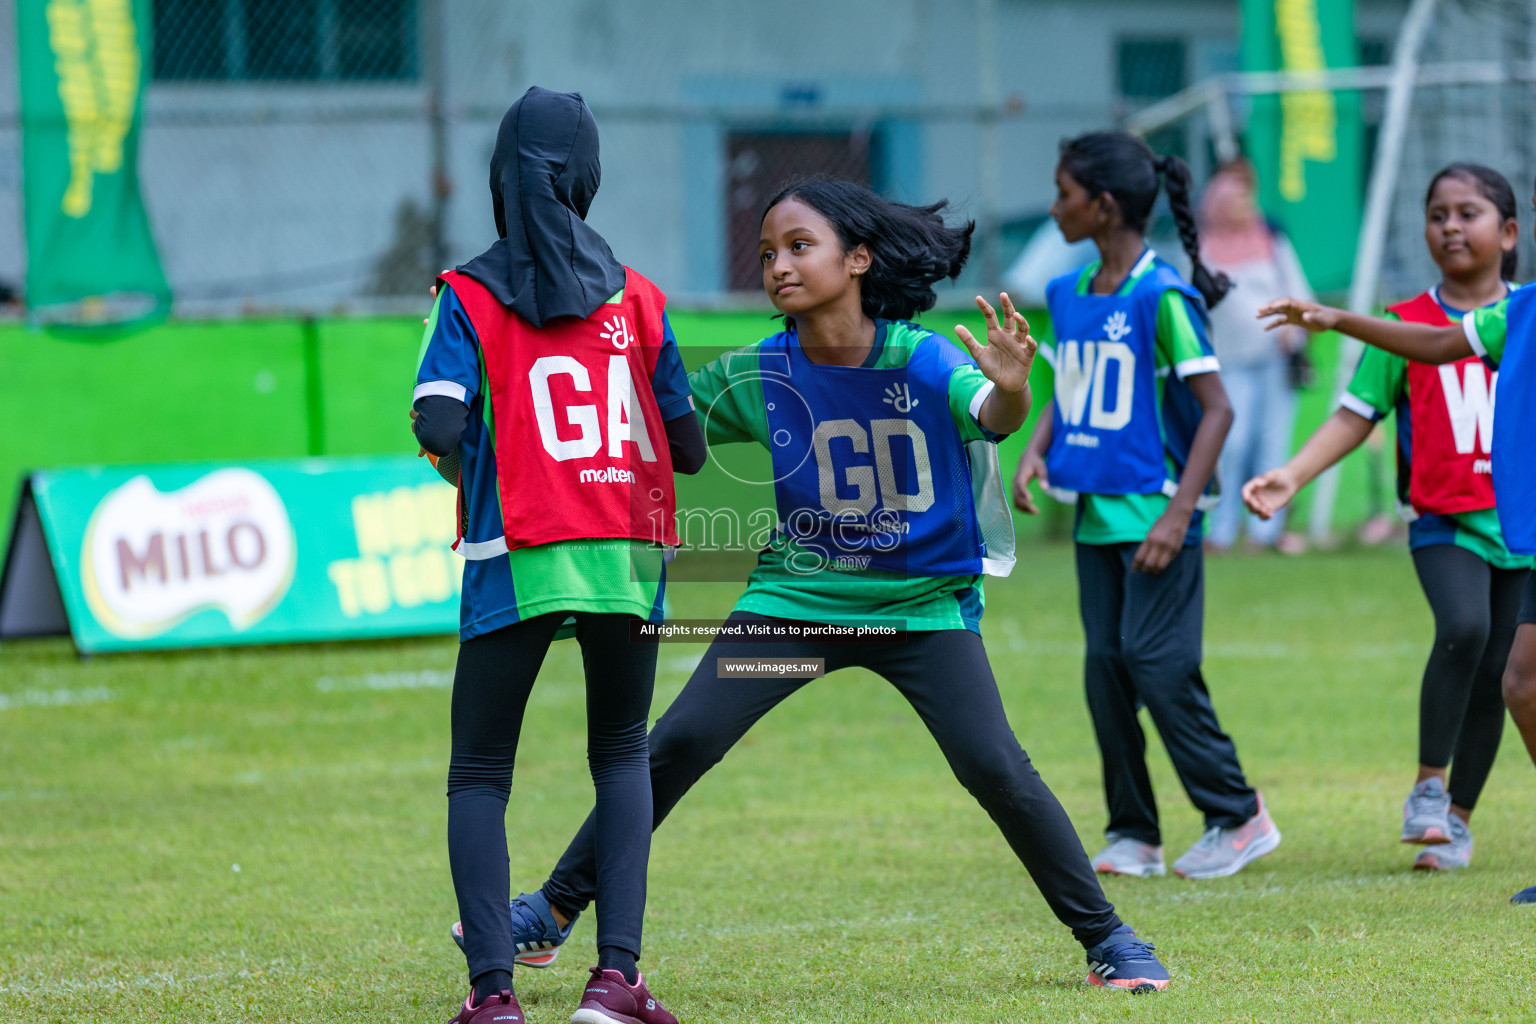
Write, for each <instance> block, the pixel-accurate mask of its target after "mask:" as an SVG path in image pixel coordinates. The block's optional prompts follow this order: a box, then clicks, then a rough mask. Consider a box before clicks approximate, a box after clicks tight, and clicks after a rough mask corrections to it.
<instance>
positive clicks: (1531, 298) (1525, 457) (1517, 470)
mask: <svg viewBox="0 0 1536 1024" xmlns="http://www.w3.org/2000/svg"><path fill="white" fill-rule="evenodd" d="M1504 331H1505V334H1504V358H1503V359H1501V360H1500V361H1499V366H1498V371H1499V393H1498V398H1497V402H1498V414H1497V415H1496V416H1494V418H1493V452H1492V455H1493V493H1494V496H1495V497H1496V498H1497V499H1498V508H1499V528H1500V529H1501V530H1502V531H1503V533H1504V543H1505V544H1506V545H1508V547H1509V550H1510V551H1512V552H1514V553H1515V554H1517V555H1536V336H1533V335H1536V288H1532V287H1531V286H1529V285H1527V286H1526V287H1524V288H1521V289H1518V290H1517V291H1516V292H1515V293H1514V294H1513V295H1511V296H1510V297H1509V308H1508V310H1507V311H1506V313H1505V327H1504Z"/></svg>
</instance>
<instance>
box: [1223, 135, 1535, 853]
mask: <svg viewBox="0 0 1536 1024" xmlns="http://www.w3.org/2000/svg"><path fill="white" fill-rule="evenodd" d="M1516 214H1517V209H1516V202H1515V192H1514V189H1513V188H1511V187H1510V184H1509V181H1508V180H1507V179H1505V177H1504V176H1503V175H1502V174H1499V173H1498V172H1497V171H1494V170H1492V169H1490V168H1487V167H1483V166H1480V165H1478V164H1452V165H1451V166H1449V167H1446V168H1445V169H1444V170H1442V171H1440V172H1439V173H1438V174H1436V175H1435V177H1434V178H1433V179H1432V180H1431V181H1430V183H1429V191H1428V192H1427V193H1426V195H1425V197H1424V241H1425V244H1426V245H1428V247H1429V255H1430V257H1431V258H1432V259H1433V260H1434V261H1435V264H1436V265H1437V266H1439V268H1440V283H1439V284H1437V285H1436V286H1435V287H1433V288H1431V289H1429V290H1428V291H1426V292H1424V293H1422V294H1420V295H1418V296H1417V297H1415V298H1413V299H1410V300H1408V301H1407V302H1402V303H1399V304H1397V305H1395V306H1391V307H1389V308H1388V310H1387V315H1388V317H1390V318H1391V319H1394V320H1406V321H1410V322H1413V323H1421V324H1433V325H1436V326H1441V327H1444V326H1447V325H1454V324H1455V323H1458V322H1460V321H1461V319H1462V317H1464V316H1465V315H1466V312H1467V311H1468V310H1472V309H1479V308H1482V307H1485V306H1489V305H1493V304H1494V303H1497V302H1500V301H1502V300H1503V299H1504V298H1505V297H1506V296H1508V294H1509V292H1510V288H1511V286H1510V285H1509V284H1508V283H1507V282H1509V281H1510V280H1512V279H1513V278H1514V276H1515V264H1516V259H1517V257H1516V254H1515V245H1516V243H1517V242H1518V241H1519V230H1520V229H1519V226H1518V224H1517V223H1516ZM1290 329H1292V330H1295V329H1296V328H1294V327H1292V328H1290ZM1496 379H1497V374H1493V375H1488V374H1487V373H1486V371H1485V368H1484V366H1483V364H1482V362H1481V361H1480V360H1479V359H1478V358H1477V357H1476V356H1475V355H1469V356H1467V357H1466V358H1463V359H1460V360H1458V361H1457V362H1455V363H1453V364H1450V365H1446V366H1430V365H1428V364H1426V363H1419V362H1413V361H1410V360H1408V359H1405V358H1403V357H1402V356H1399V355H1393V354H1392V353H1390V352H1386V351H1383V350H1381V349H1375V348H1371V349H1366V351H1365V354H1364V356H1363V357H1362V358H1361V360H1360V366H1359V368H1358V369H1356V371H1355V376H1354V380H1353V381H1351V382H1350V385H1349V389H1348V390H1347V391H1345V392H1344V394H1343V396H1342V397H1341V398H1340V402H1339V409H1338V410H1337V411H1336V412H1335V413H1334V414H1333V416H1332V417H1331V418H1330V419H1328V420H1327V421H1326V422H1324V423H1323V425H1322V426H1321V427H1319V428H1318V430H1317V432H1316V433H1314V434H1313V435H1312V437H1311V438H1310V439H1309V440H1308V441H1307V443H1306V444H1305V445H1303V446H1302V448H1301V450H1300V451H1299V452H1297V453H1296V455H1295V457H1294V458H1292V459H1291V460H1290V461H1289V462H1287V463H1285V465H1283V466H1281V467H1280V468H1278V469H1272V470H1270V471H1269V472H1266V473H1262V474H1260V475H1258V476H1256V477H1254V478H1253V479H1252V480H1250V481H1248V483H1247V484H1245V485H1244V487H1243V500H1244V501H1245V502H1247V504H1248V507H1249V508H1250V509H1252V510H1253V512H1254V513H1255V514H1256V515H1258V516H1260V517H1263V518H1270V517H1276V516H1278V515H1279V514H1280V513H1281V512H1282V511H1283V510H1284V508H1285V506H1286V505H1287V504H1289V502H1290V501H1291V499H1292V498H1294V497H1295V495H1296V492H1297V491H1299V490H1300V489H1301V488H1303V487H1305V486H1306V485H1307V484H1308V483H1310V482H1311V481H1312V479H1313V478H1314V477H1316V476H1317V475H1318V474H1319V473H1321V472H1322V471H1323V470H1325V469H1327V468H1328V467H1329V466H1332V465H1333V464H1334V463H1336V462H1338V461H1339V460H1340V459H1342V458H1343V457H1344V456H1345V455H1348V454H1349V453H1350V452H1351V451H1354V449H1355V448H1357V447H1358V446H1359V445H1360V444H1361V443H1362V442H1363V441H1364V440H1365V439H1366V437H1367V436H1368V435H1369V434H1370V433H1371V429H1372V427H1373V425H1374V424H1375V422H1376V421H1377V420H1380V419H1382V418H1384V417H1385V416H1386V415H1387V414H1388V413H1391V412H1396V413H1397V439H1398V443H1397V459H1398V500H1399V501H1400V502H1401V503H1402V505H1403V506H1404V508H1405V509H1406V510H1408V511H1409V513H1410V514H1411V515H1412V516H1413V519H1412V521H1411V522H1410V524H1409V527H1408V546H1409V548H1410V549H1411V550H1412V552H1413V564H1414V568H1415V569H1417V570H1418V574H1419V583H1420V584H1421V585H1422V586H1423V588H1424V596H1425V597H1426V598H1428V600H1429V606H1430V609H1431V610H1432V611H1433V612H1434V615H1435V641H1434V646H1433V647H1432V648H1431V649H1430V655H1429V663H1428V664H1427V665H1425V667H1424V682H1423V684H1422V686H1421V687H1420V691H1419V770H1418V777H1417V778H1416V779H1415V780H1414V786H1413V790H1412V792H1410V793H1409V795H1408V799H1407V801H1406V802H1405V803H1404V805H1403V830H1402V841H1403V842H1405V843H1424V844H1434V845H1431V846H1430V848H1429V849H1426V850H1424V851H1423V852H1422V853H1420V854H1419V855H1418V857H1417V859H1415V861H1414V865H1413V866H1414V867H1416V868H1422V869H1428V870H1436V869H1446V868H1463V867H1466V866H1467V865H1468V864H1469V863H1470V862H1471V859H1472V832H1471V830H1470V828H1468V823H1469V821H1470V819H1471V816H1472V809H1473V808H1474V807H1475V806H1476V805H1477V798H1478V795H1479V794H1480V793H1481V792H1482V789H1483V784H1484V783H1485V782H1486V781H1487V779H1488V773H1489V772H1490V771H1491V770H1492V769H1493V762H1494V759H1495V757H1497V755H1498V751H1499V740H1500V738H1501V737H1502V736H1503V733H1504V700H1503V698H1502V696H1501V695H1500V680H1501V679H1502V677H1503V674H1504V666H1505V664H1506V662H1507V661H1508V659H1509V649H1510V645H1511V644H1512V643H1513V642H1514V636H1515V617H1516V613H1517V612H1518V610H1519V607H1520V595H1521V591H1522V589H1523V587H1524V586H1525V581H1526V578H1527V577H1528V576H1529V569H1530V566H1531V559H1530V558H1529V557H1528V556H1525V555H1516V554H1512V553H1511V552H1510V550H1509V548H1508V546H1507V545H1506V544H1505V543H1504V535H1503V532H1502V531H1501V530H1500V529H1499V515H1498V513H1497V512H1496V511H1495V510H1494V505H1495V502H1494V493H1493V476H1492V466H1491V455H1490V452H1489V448H1490V446H1491V442H1492V440H1493V436H1492V429H1493V422H1494V409H1493V393H1494V381H1495V380H1496ZM1452 763H1454V764H1455V767H1456V771H1455V774H1454V775H1453V776H1452V777H1451V780H1450V783H1449V785H1447V781H1446V771H1447V766H1448V765H1450V764H1452Z"/></svg>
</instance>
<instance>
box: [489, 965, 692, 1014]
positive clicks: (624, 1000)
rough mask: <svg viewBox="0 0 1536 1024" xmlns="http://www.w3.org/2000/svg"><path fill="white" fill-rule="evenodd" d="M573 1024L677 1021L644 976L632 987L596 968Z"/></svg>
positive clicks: (608, 972)
mask: <svg viewBox="0 0 1536 1024" xmlns="http://www.w3.org/2000/svg"><path fill="white" fill-rule="evenodd" d="M485 1019H486V1020H490V1018H488V1017H487V1018H485ZM476 1024H479V1022H478V1021H477V1022H476ZM571 1024H677V1018H676V1017H674V1016H672V1015H671V1014H670V1013H668V1012H667V1010H666V1007H664V1006H662V1005H661V1004H660V1003H658V1002H657V1001H656V999H655V997H654V996H652V995H651V993H650V992H649V991H647V990H646V987H645V975H643V974H641V975H637V976H636V977H635V983H634V984H633V985H631V984H630V983H629V982H627V981H625V980H624V975H622V974H620V973H619V972H618V971H604V970H601V969H600V968H597V967H594V968H592V980H591V981H589V982H587V990H586V991H585V992H583V993H582V994H581V1005H580V1006H578V1007H577V1008H576V1012H575V1013H573V1014H571Z"/></svg>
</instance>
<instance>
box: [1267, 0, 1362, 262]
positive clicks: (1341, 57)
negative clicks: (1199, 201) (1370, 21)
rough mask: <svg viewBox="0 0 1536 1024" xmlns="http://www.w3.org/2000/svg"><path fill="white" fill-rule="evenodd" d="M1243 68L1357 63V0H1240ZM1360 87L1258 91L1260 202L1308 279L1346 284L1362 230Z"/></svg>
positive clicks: (1287, 68)
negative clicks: (1290, 245)
mask: <svg viewBox="0 0 1536 1024" xmlns="http://www.w3.org/2000/svg"><path fill="white" fill-rule="evenodd" d="M1242 14H1243V39H1242V55H1243V70H1244V71H1301V72H1304V71H1321V70H1323V69H1325V68H1340V67H1353V66H1354V65H1355V64H1356V62H1357V59H1358V58H1357V56H1356V47H1355V23H1354V18H1355V5H1354V2H1353V0H1243V6H1242ZM1361 135H1362V129H1361V121H1360V94H1359V93H1358V92H1332V91H1328V90H1304V91H1299V92H1286V93H1281V94H1280V95H1278V96H1275V95H1268V96H1256V97H1255V98H1254V102H1253V113H1252V115H1251V117H1250V118H1249V122H1248V132H1247V139H1246V142H1247V151H1248V155H1249V156H1250V157H1251V158H1252V160H1253V163H1254V167H1255V168H1256V169H1257V171H1258V175H1259V194H1260V202H1261V205H1262V206H1263V207H1264V210H1265V212H1266V213H1268V214H1269V215H1270V216H1272V217H1274V218H1275V219H1276V220H1277V221H1279V222H1280V224H1281V226H1282V227H1283V228H1284V229H1285V231H1286V233H1287V234H1288V235H1289V236H1290V238H1291V241H1292V243H1294V245H1295V246H1296V253H1297V255H1298V256H1300V257H1301V262H1302V265H1303V266H1304V267H1305V268H1306V271H1307V277H1308V278H1309V279H1310V281H1311V283H1312V286H1313V287H1314V288H1316V289H1318V290H1321V291H1329V290H1334V289H1342V288H1347V287H1348V286H1349V278H1350V273H1351V271H1352V269H1353V265H1354V258H1355V240H1356V236H1357V235H1358V234H1359V231H1360V203H1361V198H1360V193H1361V185H1362V182H1363V180H1364V178H1363V175H1362V172H1361V148H1362V139H1361Z"/></svg>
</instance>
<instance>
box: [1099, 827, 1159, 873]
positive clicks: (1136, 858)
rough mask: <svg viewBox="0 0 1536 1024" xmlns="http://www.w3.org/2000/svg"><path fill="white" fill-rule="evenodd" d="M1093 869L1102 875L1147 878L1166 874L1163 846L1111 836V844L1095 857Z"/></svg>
mask: <svg viewBox="0 0 1536 1024" xmlns="http://www.w3.org/2000/svg"><path fill="white" fill-rule="evenodd" d="M1093 870H1095V871H1097V872H1098V873H1099V874H1101V875H1131V876H1133V877H1136V878H1147V877H1150V876H1152V875H1162V874H1166V873H1167V871H1168V869H1167V868H1166V867H1164V866H1163V848H1162V847H1161V846H1151V845H1149V844H1147V843H1141V842H1137V841H1136V840H1134V839H1121V838H1118V837H1116V836H1114V835H1111V836H1109V845H1108V846H1106V847H1104V849H1102V850H1100V851H1099V854H1098V856H1096V857H1094V858H1093Z"/></svg>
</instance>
